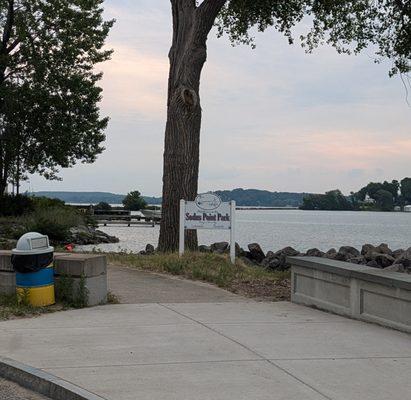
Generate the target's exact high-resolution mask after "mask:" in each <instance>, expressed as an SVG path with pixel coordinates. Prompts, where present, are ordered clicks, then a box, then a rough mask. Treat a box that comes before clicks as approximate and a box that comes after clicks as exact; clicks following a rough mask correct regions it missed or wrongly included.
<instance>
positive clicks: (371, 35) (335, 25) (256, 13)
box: [203, 0, 411, 74]
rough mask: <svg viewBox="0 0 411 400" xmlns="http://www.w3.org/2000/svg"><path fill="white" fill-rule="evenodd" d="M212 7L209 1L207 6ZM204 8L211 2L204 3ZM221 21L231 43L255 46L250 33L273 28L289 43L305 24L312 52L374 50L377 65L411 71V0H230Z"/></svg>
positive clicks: (302, 39) (303, 38)
mask: <svg viewBox="0 0 411 400" xmlns="http://www.w3.org/2000/svg"><path fill="white" fill-rule="evenodd" d="M209 2H210V1H209ZM203 3H207V0H206V1H203ZM222 3H224V6H223V8H222V10H221V12H220V14H219V16H218V19H217V26H218V33H219V35H220V36H222V35H223V34H224V33H226V34H228V36H229V38H230V40H231V41H232V42H233V43H247V44H253V43H254V38H253V36H252V35H251V34H250V31H252V28H256V29H257V31H260V32H263V31H265V30H266V29H268V28H270V27H274V28H275V29H276V30H277V31H279V32H281V33H283V34H284V35H285V36H286V37H287V38H288V40H289V42H290V44H292V43H293V42H294V41H295V39H296V38H295V36H294V35H293V28H294V27H295V26H296V25H297V24H298V23H303V24H304V25H305V26H306V27H307V28H308V29H307V33H305V34H302V35H299V36H298V38H297V39H298V40H300V42H301V44H302V46H303V47H305V48H306V49H307V51H309V52H311V51H312V50H313V49H315V48H316V47H318V46H319V45H323V44H328V45H331V46H334V47H335V48H336V49H337V51H338V52H340V53H359V52H361V51H362V50H364V49H365V48H372V49H373V50H374V52H375V61H377V62H379V61H381V60H382V59H383V58H388V59H390V60H392V68H391V70H390V74H396V73H407V72H409V71H410V69H411V27H410V24H411V19H410V18H411V1H409V0H373V1H371V0H338V1H333V0H287V1H280V0H230V1H224V2H222Z"/></svg>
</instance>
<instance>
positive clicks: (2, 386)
mask: <svg viewBox="0 0 411 400" xmlns="http://www.w3.org/2000/svg"><path fill="white" fill-rule="evenodd" d="M0 400H50V399H49V398H48V397H44V396H42V395H40V394H37V393H34V392H32V391H30V390H27V389H24V388H23V387H21V386H20V385H17V384H16V383H14V382H10V381H7V380H5V379H2V378H0Z"/></svg>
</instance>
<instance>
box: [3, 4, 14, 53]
mask: <svg viewBox="0 0 411 400" xmlns="http://www.w3.org/2000/svg"><path fill="white" fill-rule="evenodd" d="M13 25H14V0H9V7H8V11H7V20H6V24H5V26H4V32H3V39H2V45H1V53H2V54H6V53H7V44H8V43H9V40H10V38H11V33H12V31H13Z"/></svg>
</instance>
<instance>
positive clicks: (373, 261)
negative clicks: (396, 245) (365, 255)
mask: <svg viewBox="0 0 411 400" xmlns="http://www.w3.org/2000/svg"><path fill="white" fill-rule="evenodd" d="M366 265H367V267H373V268H379V265H378V263H377V261H375V260H371V261H368V262H367V264H366Z"/></svg>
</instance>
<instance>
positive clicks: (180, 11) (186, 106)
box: [159, 0, 226, 252]
mask: <svg viewBox="0 0 411 400" xmlns="http://www.w3.org/2000/svg"><path fill="white" fill-rule="evenodd" d="M225 1H226V0H205V1H203V2H202V3H201V5H200V6H199V7H196V4H195V3H196V2H195V0H171V5H172V11H173V42H172V46H171V49H170V53H169V59H170V73H169V80H168V103H167V124H166V131H165V148H164V170H163V205H162V220H161V227H160V239H159V250H160V251H163V252H169V251H175V250H177V249H178V228H179V202H180V200H181V199H184V200H194V199H195V197H196V195H197V191H198V172H199V161H200V156H199V153H200V129H201V104H200V93H199V89H200V78H201V72H202V69H203V66H204V63H205V62H206V59H207V46H206V42H207V36H208V33H209V32H210V30H211V28H212V26H213V24H214V21H215V18H216V16H217V14H218V12H219V11H220V10H221V8H222V7H223V5H224V3H225ZM185 243H186V246H187V248H189V249H191V250H195V249H196V248H197V234H196V231H187V232H186V237H185Z"/></svg>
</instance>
